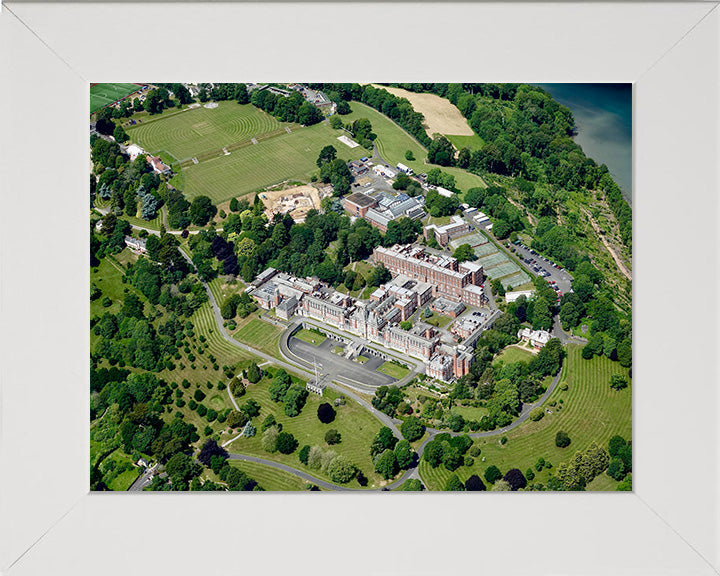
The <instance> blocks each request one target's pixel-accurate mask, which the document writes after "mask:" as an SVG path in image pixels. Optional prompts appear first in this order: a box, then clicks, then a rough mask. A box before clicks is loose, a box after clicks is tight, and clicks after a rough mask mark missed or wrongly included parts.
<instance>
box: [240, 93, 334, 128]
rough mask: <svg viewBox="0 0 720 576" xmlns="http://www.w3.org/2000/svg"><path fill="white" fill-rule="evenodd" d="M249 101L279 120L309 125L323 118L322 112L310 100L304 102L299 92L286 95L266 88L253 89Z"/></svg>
mask: <svg viewBox="0 0 720 576" xmlns="http://www.w3.org/2000/svg"><path fill="white" fill-rule="evenodd" d="M250 102H251V103H252V104H253V106H256V107H257V108H260V109H261V110H264V111H265V112H267V113H268V114H272V115H273V116H275V118H277V119H278V120H279V121H280V122H297V123H298V124H303V125H305V126H311V125H312V124H317V123H318V122H320V121H321V120H322V119H323V115H322V112H320V110H318V108H316V107H315V106H314V105H313V104H311V103H310V102H306V101H305V97H304V96H303V95H302V94H301V93H300V92H291V93H290V95H289V96H287V97H286V96H282V95H279V94H274V93H272V92H270V91H268V90H254V91H253V93H252V95H251V96H250Z"/></svg>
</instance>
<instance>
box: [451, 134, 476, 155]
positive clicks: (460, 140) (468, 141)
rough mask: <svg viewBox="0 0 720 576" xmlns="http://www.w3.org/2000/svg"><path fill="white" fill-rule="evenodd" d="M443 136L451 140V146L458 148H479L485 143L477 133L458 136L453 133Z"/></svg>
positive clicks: (473, 149)
mask: <svg viewBox="0 0 720 576" xmlns="http://www.w3.org/2000/svg"><path fill="white" fill-rule="evenodd" d="M445 137H446V138H447V139H448V140H450V142H452V144H453V146H455V148H457V149H458V150H462V149H463V148H470V150H472V151H475V150H480V148H482V147H483V146H484V145H485V141H484V140H483V139H482V138H480V136H478V135H477V134H473V135H472V136H459V135H454V134H446V135H445Z"/></svg>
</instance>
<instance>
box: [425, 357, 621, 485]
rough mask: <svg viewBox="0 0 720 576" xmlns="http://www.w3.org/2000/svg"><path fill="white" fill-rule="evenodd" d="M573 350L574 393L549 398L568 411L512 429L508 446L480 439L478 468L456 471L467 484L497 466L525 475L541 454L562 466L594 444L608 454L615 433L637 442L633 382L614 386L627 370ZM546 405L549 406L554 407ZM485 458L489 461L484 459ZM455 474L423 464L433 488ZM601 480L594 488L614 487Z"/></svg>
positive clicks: (569, 371)
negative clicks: (563, 441) (560, 437)
mask: <svg viewBox="0 0 720 576" xmlns="http://www.w3.org/2000/svg"><path fill="white" fill-rule="evenodd" d="M568 348H569V355H568V358H567V359H566V360H565V365H564V367H563V375H562V377H561V380H560V382H561V383H562V382H566V383H567V384H568V386H569V389H568V390H567V391H565V392H563V391H562V390H560V386H558V387H557V388H556V389H555V391H554V392H553V394H552V395H551V397H550V399H549V400H556V401H559V400H560V399H561V398H562V399H563V401H564V402H563V404H562V406H563V407H562V409H560V410H558V409H557V408H558V406H559V405H560V404H558V405H556V406H555V407H550V408H549V409H550V410H551V411H552V414H545V417H544V418H543V419H542V420H540V421H539V422H531V421H527V422H525V423H523V424H522V425H521V426H519V427H518V428H515V429H514V430H511V431H510V432H508V433H507V434H505V436H507V438H508V442H507V444H505V445H504V446H502V445H500V443H499V439H500V437H501V436H502V435H499V436H491V437H489V438H480V439H476V440H475V444H476V445H477V446H479V447H480V448H481V450H482V453H481V455H480V456H479V457H478V458H476V459H475V464H474V465H473V466H471V467H469V468H468V467H465V466H461V467H460V468H459V469H458V470H457V471H456V473H457V474H458V476H459V477H460V479H461V480H463V481H464V480H466V479H467V478H468V476H470V475H471V474H478V475H479V476H481V477H482V474H483V472H484V471H485V469H486V468H487V467H488V466H490V465H491V464H494V465H496V466H497V467H498V468H500V470H501V472H502V473H503V474H504V473H505V472H507V471H508V470H509V469H510V468H519V469H520V470H522V472H523V473H525V471H526V470H527V469H528V468H529V467H531V466H533V465H534V464H535V462H536V461H537V459H538V458H539V457H541V456H542V457H543V458H545V460H547V461H550V462H552V464H553V467H554V468H556V467H557V466H558V464H560V463H561V462H567V461H569V460H570V459H571V458H572V457H573V455H574V454H575V452H576V451H583V450H585V449H586V448H587V447H588V445H589V444H590V443H591V442H593V441H595V442H597V443H598V445H600V446H602V447H604V448H605V449H606V450H607V444H608V441H609V440H610V438H611V437H612V436H614V435H615V434H619V435H620V436H622V437H623V438H625V439H628V440H629V439H630V438H631V431H632V402H631V398H632V397H631V394H632V384H631V385H630V386H628V388H626V389H625V390H621V391H615V390H612V389H611V388H610V376H612V375H613V374H623V375H627V370H626V369H624V368H623V367H622V366H620V365H619V364H618V363H617V362H612V361H610V360H608V359H607V358H605V357H595V358H593V359H592V360H583V358H582V357H581V355H580V353H581V350H582V347H580V346H577V345H570V346H569V347H568ZM545 406H546V407H548V404H547V403H546V404H545ZM560 430H563V431H565V432H567V434H568V435H569V436H570V440H571V441H572V443H571V444H570V446H568V447H567V448H564V449H563V448H558V447H556V446H555V434H557V432H558V431H560ZM483 457H485V459H486V460H485V462H482V461H481V460H482V458H483ZM554 468H553V469H551V470H549V471H548V470H543V471H542V472H540V473H538V472H536V476H535V480H534V481H533V482H541V483H543V484H544V483H546V482H547V478H548V476H549V473H550V472H552V471H554ZM533 471H534V468H533ZM450 474H451V472H449V471H448V470H446V469H445V468H444V467H443V466H442V465H440V466H439V467H438V468H435V469H432V468H431V467H430V466H429V465H428V464H427V463H426V462H424V461H423V462H421V463H420V475H421V477H422V480H423V483H424V484H425V485H426V486H427V487H428V488H429V489H431V490H442V489H443V488H444V487H445V482H446V481H447V479H448V477H449V476H450ZM596 482H597V484H593V485H592V487H593V488H594V489H598V490H603V489H604V490H606V489H608V488H609V489H614V487H609V486H608V483H606V482H604V481H602V480H600V479H598V480H597V481H596Z"/></svg>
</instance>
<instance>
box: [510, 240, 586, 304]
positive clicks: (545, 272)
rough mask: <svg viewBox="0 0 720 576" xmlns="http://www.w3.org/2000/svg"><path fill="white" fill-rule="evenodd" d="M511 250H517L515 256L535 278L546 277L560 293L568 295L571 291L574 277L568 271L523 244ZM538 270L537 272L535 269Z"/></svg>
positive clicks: (512, 247) (514, 246)
mask: <svg viewBox="0 0 720 576" xmlns="http://www.w3.org/2000/svg"><path fill="white" fill-rule="evenodd" d="M510 246H511V248H510V250H511V251H512V250H515V254H516V255H517V256H519V257H520V259H521V260H522V264H523V266H525V267H526V268H527V269H528V270H529V271H530V273H531V274H532V275H534V276H545V279H546V280H547V281H548V283H550V282H551V281H554V282H555V283H556V284H555V285H557V287H558V289H559V293H562V294H567V293H568V292H570V290H571V282H572V276H570V274H569V273H568V272H567V270H565V269H563V268H561V267H559V265H556V264H555V263H554V262H552V261H551V260H548V259H547V258H545V257H544V256H541V255H540V254H538V253H537V252H535V251H534V250H532V249H530V248H528V247H527V246H524V245H522V244H517V245H513V244H511V245H510ZM535 268H537V270H536V269H535Z"/></svg>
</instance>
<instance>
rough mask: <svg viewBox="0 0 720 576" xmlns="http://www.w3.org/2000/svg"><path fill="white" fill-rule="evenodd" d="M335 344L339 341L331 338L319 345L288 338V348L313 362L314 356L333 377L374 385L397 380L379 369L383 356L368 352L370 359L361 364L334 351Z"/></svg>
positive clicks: (383, 384) (320, 370)
mask: <svg viewBox="0 0 720 576" xmlns="http://www.w3.org/2000/svg"><path fill="white" fill-rule="evenodd" d="M335 346H338V342H336V341H335V340H332V339H331V338H328V339H327V340H325V341H324V342H323V343H322V344H320V345H319V346H315V345H314V344H310V343H308V342H304V341H302V340H298V339H297V338H294V337H293V338H290V339H289V340H288V348H289V349H290V351H291V352H292V353H293V354H296V355H297V356H299V357H300V358H302V359H303V360H305V361H307V362H311V363H312V361H313V358H314V359H315V360H317V362H318V365H320V364H322V367H319V366H318V371H319V372H321V373H322V374H328V375H330V377H331V378H333V377H335V376H342V377H345V378H350V379H352V380H355V381H357V382H360V383H362V384H365V385H367V386H373V387H379V386H388V385H390V384H392V383H393V382H396V380H395V378H391V377H390V376H388V375H387V374H383V373H382V372H378V371H377V369H378V368H379V367H380V366H381V365H382V364H383V363H384V360H383V359H382V358H379V357H378V356H374V355H372V354H367V353H366V354H364V356H365V357H366V358H368V361H367V362H365V364H360V363H358V362H354V361H352V360H348V359H347V358H344V357H342V356H340V355H338V354H335V353H333V351H332V349H333V348H334V347H335Z"/></svg>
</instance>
